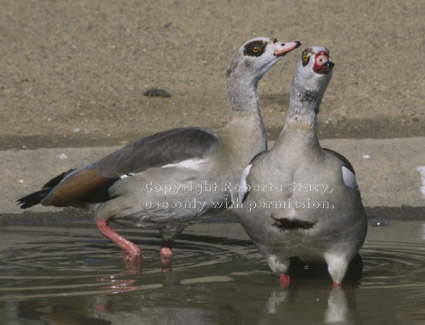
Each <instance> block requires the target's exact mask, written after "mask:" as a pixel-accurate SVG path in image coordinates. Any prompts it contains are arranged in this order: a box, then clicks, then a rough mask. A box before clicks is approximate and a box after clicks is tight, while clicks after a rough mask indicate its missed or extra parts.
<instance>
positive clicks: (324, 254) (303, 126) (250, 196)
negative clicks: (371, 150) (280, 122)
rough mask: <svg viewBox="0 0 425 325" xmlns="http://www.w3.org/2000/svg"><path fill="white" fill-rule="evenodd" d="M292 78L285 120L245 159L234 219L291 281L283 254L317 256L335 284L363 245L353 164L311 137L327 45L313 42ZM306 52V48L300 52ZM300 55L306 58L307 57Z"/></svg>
mask: <svg viewBox="0 0 425 325" xmlns="http://www.w3.org/2000/svg"><path fill="white" fill-rule="evenodd" d="M305 53H306V54H307V55H309V57H308V58H305V59H306V60H307V63H306V64H305V65H303V64H302V62H299V63H298V65H297V67H296V69H295V75H294V78H293V82H292V88H291V93H290V107H289V111H288V114H287V118H286V123H285V125H284V127H283V130H282V132H281V134H280V135H279V137H278V139H277V140H276V142H275V144H274V146H273V148H271V149H270V150H269V151H266V152H264V153H262V154H260V155H258V156H257V157H256V158H255V159H254V161H253V162H252V164H251V165H250V166H248V167H247V168H246V169H245V171H244V173H243V175H242V179H241V185H245V184H246V185H247V186H248V187H249V188H250V190H249V191H247V190H245V191H241V193H240V194H239V199H240V200H241V199H243V198H245V200H244V203H243V209H236V211H238V219H239V221H240V222H241V224H242V225H243V227H244V228H245V230H246V231H247V232H248V234H249V235H250V237H251V238H252V240H253V241H254V243H255V244H256V246H257V247H258V249H259V250H260V252H261V253H262V254H263V256H264V257H265V259H266V260H267V262H268V264H269V266H270V268H271V269H272V271H273V272H275V273H276V274H277V275H279V276H281V280H282V279H284V282H285V283H286V284H288V283H289V278H288V276H287V272H288V268H289V258H290V257H292V256H298V257H301V258H302V259H304V260H307V261H308V260H315V259H322V260H325V261H326V262H327V264H328V270H329V273H330V275H331V277H332V279H333V281H334V285H335V286H339V285H340V284H341V282H342V280H343V278H344V275H345V273H346V270H347V266H348V264H349V262H350V261H351V260H352V258H353V257H354V256H355V254H357V252H358V251H359V249H360V247H361V246H362V244H363V242H364V239H365V236H366V231H367V218H366V214H365V210H364V208H363V205H362V201H361V197H360V192H359V189H358V187H357V183H356V181H355V174H354V169H353V167H352V165H351V164H350V163H349V161H348V160H347V159H346V158H344V157H343V156H342V155H341V154H339V153H336V152H334V151H332V150H329V149H322V147H321V146H320V144H319V141H318V138H317V115H318V112H319V106H320V102H321V100H322V97H323V94H324V92H325V90H326V88H327V86H328V83H329V81H330V79H331V75H332V71H331V70H332V67H333V63H332V62H331V60H330V58H329V54H328V51H327V50H326V49H325V48H322V47H312V48H310V49H307V50H306V51H304V54H305ZM303 56H304V55H303ZM306 60H304V61H306ZM267 184H269V185H270V184H273V185H274V187H272V186H269V187H267V186H263V187H262V189H261V187H260V186H261V185H267Z"/></svg>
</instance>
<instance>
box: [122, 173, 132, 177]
mask: <svg viewBox="0 0 425 325" xmlns="http://www.w3.org/2000/svg"><path fill="white" fill-rule="evenodd" d="M133 175H134V173H127V174H124V175H121V176H120V178H127V177H130V176H133Z"/></svg>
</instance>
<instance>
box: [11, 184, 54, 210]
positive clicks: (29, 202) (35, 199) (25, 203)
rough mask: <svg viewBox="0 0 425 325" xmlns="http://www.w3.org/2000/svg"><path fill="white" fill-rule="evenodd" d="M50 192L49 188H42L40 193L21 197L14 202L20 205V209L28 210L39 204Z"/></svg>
mask: <svg viewBox="0 0 425 325" xmlns="http://www.w3.org/2000/svg"><path fill="white" fill-rule="evenodd" d="M51 190H52V188H50V187H46V188H43V189H42V190H40V191H37V192H34V193H31V194H28V195H27V196H24V197H21V198H20V199H18V200H17V201H16V202H17V203H18V205H21V209H27V208H30V207H32V206H34V205H36V204H39V203H40V202H41V201H42V200H43V199H44V198H45V197H46V196H47V195H48V194H49V192H50V191H51Z"/></svg>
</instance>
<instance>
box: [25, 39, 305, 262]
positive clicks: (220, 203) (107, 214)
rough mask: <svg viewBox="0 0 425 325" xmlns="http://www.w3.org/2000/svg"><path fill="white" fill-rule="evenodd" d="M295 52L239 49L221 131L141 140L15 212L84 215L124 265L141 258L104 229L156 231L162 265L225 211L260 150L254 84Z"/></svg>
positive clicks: (71, 174) (252, 43) (266, 44)
mask: <svg viewBox="0 0 425 325" xmlns="http://www.w3.org/2000/svg"><path fill="white" fill-rule="evenodd" d="M299 46H300V43H299V42H288V43H284V42H279V41H278V40H276V39H270V38H265V37H260V38H255V39H252V40H249V41H248V42H246V43H245V44H243V45H242V47H240V48H239V49H238V51H237V52H236V54H235V55H234V57H233V59H232V61H231V63H230V65H229V67H228V69H227V71H226V92H227V96H228V101H229V104H230V111H231V118H230V122H229V123H228V124H227V125H226V126H224V127H223V128H221V129H213V130H212V129H211V130H210V129H203V128H196V127H185V128H178V129H172V130H169V131H164V132H160V133H157V134H154V135H152V136H150V137H146V138H143V139H141V140H139V141H137V142H135V143H133V144H130V145H128V146H126V147H123V148H122V149H120V150H118V151H116V152H113V153H111V154H110V155H108V156H106V157H104V158H102V159H100V160H98V161H96V162H94V163H91V164H89V165H87V166H83V167H80V168H78V169H73V170H69V171H67V172H65V173H63V174H61V175H59V176H57V177H55V178H53V179H52V180H50V181H49V182H47V183H46V184H45V185H44V186H43V187H42V189H41V190H40V191H37V192H34V193H32V194H29V195H27V196H25V197H22V198H20V199H19V200H18V202H19V204H20V205H21V208H23V209H26V208H29V207H31V206H33V205H35V204H38V203H41V204H42V205H45V206H57V207H62V206H73V207H79V208H91V209H93V211H94V214H95V219H96V225H97V227H98V229H99V231H100V232H101V233H102V234H103V235H104V236H106V237H107V238H109V239H110V240H112V241H113V242H114V243H115V244H117V245H118V246H119V247H120V248H121V249H122V250H123V251H124V260H125V261H130V262H131V261H138V260H140V257H141V250H140V249H139V248H138V247H137V246H136V245H135V244H134V243H132V242H131V241H129V240H127V239H125V238H124V237H122V236H120V235H119V234H118V233H116V232H115V231H113V230H112V229H111V228H110V226H109V221H115V222H117V223H121V224H127V225H130V226H135V227H142V228H156V229H159V231H160V235H161V237H162V240H163V244H162V248H161V251H160V253H161V257H166V258H168V257H170V256H171V255H172V251H171V243H172V242H173V240H174V239H175V238H176V236H177V235H178V234H179V233H181V232H182V231H183V229H184V228H185V227H186V226H187V225H188V224H190V223H192V222H194V221H195V220H197V219H199V217H201V216H202V215H205V214H206V213H208V214H212V213H213V212H216V211H220V210H222V208H224V207H227V205H230V204H231V199H230V197H231V194H230V190H231V186H229V185H227V184H232V183H233V184H235V183H236V184H237V183H238V182H239V178H240V175H241V172H242V170H243V168H244V167H245V166H246V165H248V163H249V162H250V161H251V159H252V158H253V157H254V156H255V155H256V154H257V153H259V152H261V151H263V150H265V149H266V136H265V131H264V126H263V121H262V119H261V115H260V111H259V107H258V95H257V83H258V81H259V80H260V79H261V78H262V77H263V75H264V74H265V73H266V72H267V71H268V70H269V69H270V68H271V67H272V66H273V65H274V64H276V63H277V62H278V61H279V60H280V59H281V58H282V57H283V56H284V55H285V54H287V53H288V52H290V51H292V50H294V49H295V48H297V47H299ZM223 184H225V185H223ZM227 202H228V203H227Z"/></svg>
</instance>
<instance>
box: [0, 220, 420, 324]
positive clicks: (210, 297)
mask: <svg viewBox="0 0 425 325" xmlns="http://www.w3.org/2000/svg"><path fill="white" fill-rule="evenodd" d="M393 224H394V222H391V225H390V226H388V227H385V228H373V229H372V230H371V231H370V234H369V237H368V240H367V242H366V245H365V247H364V248H363V249H362V251H361V254H362V258H360V256H359V257H357V258H356V260H355V261H354V262H353V263H352V265H350V268H349V272H348V273H347V276H346V278H345V281H344V283H343V287H342V288H335V289H332V288H331V285H332V281H331V279H330V277H329V275H328V273H327V269H326V265H324V264H317V265H316V264H309V265H306V264H303V263H301V262H300V261H298V260H296V259H294V260H293V261H292V262H291V271H290V272H291V277H292V279H293V281H292V283H291V285H290V287H289V288H286V289H284V288H282V289H281V288H279V285H278V283H279V282H278V279H277V278H276V277H275V276H274V275H273V274H272V273H271V272H270V271H269V269H268V266H267V265H266V263H265V262H264V261H263V259H262V258H261V256H260V255H259V254H258V253H257V251H256V249H255V248H254V247H253V245H252V244H251V243H250V242H249V241H247V240H232V239H226V238H221V237H211V236H197V235H186V236H183V237H182V238H181V239H180V240H179V241H178V242H177V243H176V247H175V255H174V258H173V259H172V260H171V261H169V262H167V263H165V264H164V261H162V262H161V260H160V258H159V254H158V249H157V247H158V239H156V238H155V237H154V236H153V234H149V233H147V234H144V236H143V242H141V241H140V242H138V244H140V245H141V247H143V248H144V251H143V258H144V259H143V261H142V263H141V264H139V265H136V266H135V265H126V264H124V263H123V262H122V259H121V258H122V256H121V252H120V251H117V250H116V247H115V246H114V245H113V244H110V243H109V242H108V241H104V240H103V239H101V240H100V239H98V238H99V237H98V236H97V234H96V232H93V231H92V230H91V229H86V227H76V228H71V229H66V231H65V230H62V231H60V229H57V228H58V227H52V228H49V227H44V228H43V227H27V228H23V227H8V228H7V229H2V230H0V236H1V238H2V250H1V251H0V317H1V319H2V321H3V322H5V323H10V324H13V323H26V322H28V323H30V324H33V323H34V324H73V323H75V324H143V323H149V324H151V323H153V324H155V323H165V322H167V323H174V324H180V323H185V324H192V323H195V324H221V323H226V324H227V323H235V324H238V323H254V324H276V323H285V324H294V323H300V324H303V323H305V324H313V323H327V324H358V323H362V322H364V323H391V322H394V320H408V321H411V322H412V323H414V322H415V321H418V322H419V321H420V320H421V319H422V320H423V319H424V318H425V312H424V309H423V306H425V283H424V281H423V278H424V269H425V249H424V245H423V232H422V230H423V228H422V224H420V227H417V225H414V224H411V225H410V226H409V227H411V228H412V229H419V230H418V231H419V234H418V236H419V237H418V238H419V239H415V238H414V235H413V232H412V234H411V236H410V237H409V239H410V242H409V241H406V238H400V237H397V236H398V233H399V228H398V227H396V228H392V226H393ZM392 229H393V230H392ZM409 229H410V228H409ZM135 234H136V232H134V233H133V232H132V231H131V230H130V231H128V232H127V234H125V235H126V236H128V237H130V238H131V237H132V236H133V237H136V236H135ZM136 242H137V240H136ZM362 260H363V262H362ZM165 270H166V271H168V272H164V271H165Z"/></svg>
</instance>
